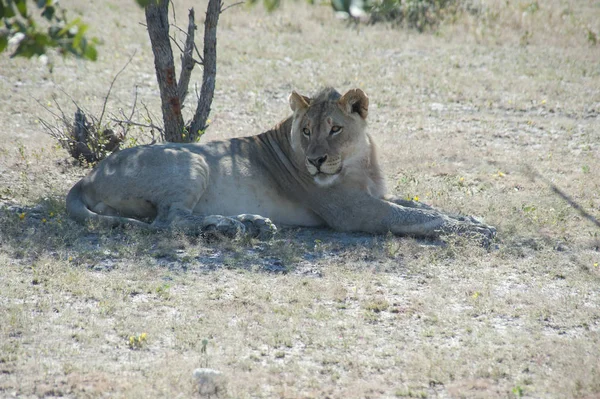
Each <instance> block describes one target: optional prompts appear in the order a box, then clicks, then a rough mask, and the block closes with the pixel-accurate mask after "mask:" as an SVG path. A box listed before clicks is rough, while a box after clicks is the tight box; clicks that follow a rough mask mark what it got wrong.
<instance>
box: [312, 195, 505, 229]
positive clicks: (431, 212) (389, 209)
mask: <svg viewBox="0 0 600 399" xmlns="http://www.w3.org/2000/svg"><path fill="white" fill-rule="evenodd" d="M335 195H336V196H337V195H340V196H343V200H342V198H333V196H332V198H329V199H328V202H330V203H336V204H342V205H340V206H338V207H337V208H338V209H337V212H335V214H333V213H332V212H330V210H329V212H327V209H324V210H323V212H319V213H320V215H321V216H322V217H323V218H324V219H325V220H326V221H327V224H329V225H330V226H331V227H333V228H336V229H339V230H348V231H367V232H372V233H379V234H381V233H386V232H392V233H394V234H399V235H414V236H426V237H427V236H428V237H432V236H433V237H434V236H439V235H440V234H443V233H451V232H452V233H459V234H464V235H477V236H480V237H483V238H485V239H487V240H489V239H490V238H492V237H493V236H494V235H495V233H496V229H494V228H493V227H491V226H486V225H484V224H483V223H480V222H476V221H474V219H471V218H452V217H450V216H448V215H446V214H445V213H443V212H440V211H437V210H435V209H427V208H416V207H409V206H402V205H398V204H396V203H393V202H390V201H386V200H381V199H378V198H375V197H372V196H370V195H368V194H366V193H361V192H352V193H341V194H340V193H336V194H335Z"/></svg>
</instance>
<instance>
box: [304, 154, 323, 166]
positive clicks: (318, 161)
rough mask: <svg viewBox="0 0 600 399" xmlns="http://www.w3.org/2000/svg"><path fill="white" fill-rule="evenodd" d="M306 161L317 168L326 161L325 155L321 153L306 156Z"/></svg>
mask: <svg viewBox="0 0 600 399" xmlns="http://www.w3.org/2000/svg"><path fill="white" fill-rule="evenodd" d="M307 159H308V162H310V163H311V164H313V165H314V166H315V167H316V168H317V169H318V168H320V167H321V165H323V164H324V163H325V161H327V155H323V156H322V157H316V158H310V157H308V158H307Z"/></svg>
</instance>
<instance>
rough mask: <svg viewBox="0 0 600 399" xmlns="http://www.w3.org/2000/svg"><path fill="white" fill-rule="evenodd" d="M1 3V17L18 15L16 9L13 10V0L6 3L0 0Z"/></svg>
mask: <svg viewBox="0 0 600 399" xmlns="http://www.w3.org/2000/svg"><path fill="white" fill-rule="evenodd" d="M0 4H1V5H2V9H1V10H0V17H2V18H12V17H14V16H15V15H16V14H15V10H13V8H12V1H9V2H7V3H6V5H5V4H4V2H3V1H0Z"/></svg>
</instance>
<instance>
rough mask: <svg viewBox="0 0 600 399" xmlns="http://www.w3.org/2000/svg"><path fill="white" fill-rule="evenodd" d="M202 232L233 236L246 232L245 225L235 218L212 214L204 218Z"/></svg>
mask: <svg viewBox="0 0 600 399" xmlns="http://www.w3.org/2000/svg"><path fill="white" fill-rule="evenodd" d="M202 232H203V233H205V234H217V235H223V236H225V237H229V238H234V237H236V236H238V235H243V234H245V233H246V226H245V225H244V223H242V222H240V221H239V220H237V219H235V218H230V217H226V216H220V215H212V216H207V217H206V218H204V221H203V228H202Z"/></svg>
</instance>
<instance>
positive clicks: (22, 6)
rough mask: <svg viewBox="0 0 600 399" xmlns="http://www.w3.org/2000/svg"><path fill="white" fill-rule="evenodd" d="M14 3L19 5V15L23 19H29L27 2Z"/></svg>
mask: <svg viewBox="0 0 600 399" xmlns="http://www.w3.org/2000/svg"><path fill="white" fill-rule="evenodd" d="M13 1H14V2H15V4H16V5H17V10H19V14H21V16H22V17H23V18H27V3H25V0H13Z"/></svg>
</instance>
